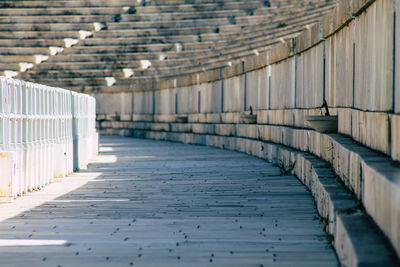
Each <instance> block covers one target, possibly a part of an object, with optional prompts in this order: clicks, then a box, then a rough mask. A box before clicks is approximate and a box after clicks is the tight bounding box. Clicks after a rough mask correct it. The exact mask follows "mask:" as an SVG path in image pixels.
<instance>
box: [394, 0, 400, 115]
mask: <svg viewBox="0 0 400 267" xmlns="http://www.w3.org/2000/svg"><path fill="white" fill-rule="evenodd" d="M394 4H395V7H394V8H395V12H396V21H395V23H396V24H395V29H396V32H395V35H396V40H395V49H396V50H395V53H396V58H395V62H396V63H395V68H396V73H395V93H394V100H395V104H394V111H395V112H396V113H400V63H398V62H400V2H399V1H394Z"/></svg>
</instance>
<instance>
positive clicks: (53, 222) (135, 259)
mask: <svg viewBox="0 0 400 267" xmlns="http://www.w3.org/2000/svg"><path fill="white" fill-rule="evenodd" d="M101 151H102V152H101V155H100V156H99V157H98V158H97V159H96V160H95V161H94V162H93V163H92V164H90V166H89V169H88V170H87V171H84V172H81V173H78V174H75V175H73V176H71V177H68V178H64V181H63V182H62V183H58V184H57V183H55V184H52V185H50V186H48V187H49V189H44V190H47V191H45V192H50V193H46V194H44V193H43V192H42V193H41V192H36V193H32V196H35V194H38V196H41V195H43V197H42V198H46V197H47V198H49V196H51V195H52V194H51V192H52V191H51V190H55V189H52V188H55V187H57V186H58V188H59V190H62V189H60V188H62V187H60V185H64V187H65V190H67V191H69V190H68V186H69V184H71V183H75V184H78V185H79V186H80V187H79V188H76V189H75V190H72V191H70V192H69V193H66V194H64V195H61V196H58V197H57V195H54V194H53V195H54V196H55V197H53V198H49V199H44V200H42V202H43V203H42V204H40V205H38V206H36V207H32V208H27V209H28V210H26V211H24V212H21V213H19V214H18V215H17V216H15V217H13V218H8V219H3V221H2V222H1V223H0V234H1V239H0V246H1V248H0V255H1V257H0V266H74V267H77V266H103V265H107V266H132V265H133V266H294V265H296V266H337V259H336V256H335V253H334V251H333V249H332V247H331V245H330V244H329V242H328V238H327V235H326V234H325V233H324V232H323V231H322V225H321V223H320V221H319V217H318V215H317V212H316V208H315V206H314V203H313V200H312V197H311V196H310V193H309V192H308V191H307V189H306V187H304V186H303V185H302V184H301V183H300V182H299V181H298V180H297V179H296V178H295V177H294V176H292V175H286V174H283V173H281V171H280V169H279V168H277V167H275V166H273V165H271V164H269V163H267V162H265V161H263V160H261V159H257V158H254V157H250V156H247V155H245V154H241V153H237V152H231V151H225V150H219V149H214V148H209V147H202V146H192V145H184V144H177V143H170V142H160V141H151V140H141V139H133V138H120V137H102V138H101ZM79 181H80V182H81V184H79ZM82 181H83V182H82ZM70 190H71V189H70ZM36 198H38V197H36ZM20 199H22V200H18V201H19V202H18V203H20V204H13V205H18V206H19V207H21V205H23V203H24V201H25V202H27V201H28V202H29V203H27V204H26V205H28V206H29V204H32V203H33V202H34V201H32V200H30V199H32V197H31V196H30V195H28V196H25V197H23V198H20ZM38 203H40V202H38ZM32 205H33V204H32ZM6 206H7V205H5V206H4V204H3V206H1V205H0V213H4V212H6V211H5V207H6ZM7 208H8V209H9V210H11V208H10V206H8V207H7Z"/></svg>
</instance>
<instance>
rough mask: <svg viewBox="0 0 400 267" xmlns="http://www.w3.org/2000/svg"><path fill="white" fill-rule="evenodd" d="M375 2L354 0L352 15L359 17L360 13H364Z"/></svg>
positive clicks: (371, 0)
mask: <svg viewBox="0 0 400 267" xmlns="http://www.w3.org/2000/svg"><path fill="white" fill-rule="evenodd" d="M374 1H376V0H352V1H351V3H352V5H351V13H352V14H353V15H358V13H360V12H362V11H364V9H365V8H366V7H368V5H370V4H371V3H373V2H374Z"/></svg>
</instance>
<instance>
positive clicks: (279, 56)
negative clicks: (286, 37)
mask: <svg viewBox="0 0 400 267" xmlns="http://www.w3.org/2000/svg"><path fill="white" fill-rule="evenodd" d="M290 54H291V48H290V42H288V41H285V42H284V43H280V44H278V45H276V46H274V47H273V48H272V49H271V51H270V53H269V64H274V63H276V62H278V61H281V60H284V59H287V58H288V57H289V56H290Z"/></svg>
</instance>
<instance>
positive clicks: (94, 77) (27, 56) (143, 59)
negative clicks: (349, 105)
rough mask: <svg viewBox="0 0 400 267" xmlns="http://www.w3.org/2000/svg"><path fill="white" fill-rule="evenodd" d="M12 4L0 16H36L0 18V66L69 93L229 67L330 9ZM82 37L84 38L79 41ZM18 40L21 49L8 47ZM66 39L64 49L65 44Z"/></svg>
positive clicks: (202, 0)
mask: <svg viewBox="0 0 400 267" xmlns="http://www.w3.org/2000/svg"><path fill="white" fill-rule="evenodd" d="M16 2H17V3H14V5H13V8H5V9H1V8H0V10H3V11H0V14H2V13H1V12H3V13H5V12H6V11H5V10H7V9H11V10H13V11H14V14H18V13H17V11H16V10H18V9H20V8H21V9H22V10H24V9H26V8H25V6H24V5H27V4H30V5H33V6H36V7H38V8H37V13H34V12H33V11H32V12H30V13H29V16H27V17H26V19H27V20H26V22H24V19H23V18H22V17H23V16H18V15H17V16H15V17H14V18H10V17H9V16H2V15H0V47H2V48H4V49H2V50H1V52H0V67H1V68H2V69H3V70H7V69H8V70H10V69H11V70H14V71H22V72H20V73H19V77H21V78H24V79H28V80H32V81H38V80H40V81H41V82H45V83H47V84H52V85H58V86H64V87H68V88H71V89H74V90H81V89H82V87H85V88H91V87H92V88H93V89H96V88H97V90H98V89H101V88H106V87H110V86H112V85H115V84H119V85H125V86H129V85H130V84H131V83H132V82H135V81H136V80H137V79H139V78H140V77H143V78H144V79H147V78H149V77H152V76H160V77H163V76H166V77H168V76H171V75H177V74H179V73H188V70H190V72H198V71H205V70H208V69H215V68H219V67H223V66H226V65H227V64H228V65H229V64H232V62H233V61H235V62H236V61H238V60H240V59H241V58H243V57H245V56H249V55H253V54H258V53H262V52H263V51H265V50H267V49H268V48H269V47H270V46H271V45H273V44H276V43H277V42H278V41H279V38H281V37H288V36H291V35H293V34H295V33H297V32H299V31H301V30H302V29H303V27H304V26H305V25H307V24H309V23H313V22H316V21H317V20H318V18H319V17H320V16H321V13H322V12H325V11H326V10H328V9H331V7H332V4H333V3H334V2H333V1H327V2H326V1H322V0H309V1H307V2H302V3H301V4H299V3H298V2H296V1H291V0H281V1H271V2H272V3H270V2H269V1H255V0H249V1H240V2H237V1H232V0H224V1H218V2H214V1H208V0H197V1H183V2H179V1H177V2H175V1H172V2H171V1H151V2H150V1H144V2H143V1H136V3H132V2H130V3H128V2H126V1H124V0H121V1H112V2H110V4H108V3H104V5H103V6H101V8H98V7H96V6H97V5H99V6H100V5H101V4H100V3H98V2H93V1H92V2H91V1H89V2H85V3H81V4H80V5H79V4H78V5H77V6H71V3H70V2H68V3H67V4H66V3H64V4H65V6H63V4H62V3H63V1H56V5H55V6H56V7H55V8H54V7H53V5H52V7H49V8H47V9H48V10H51V11H50V12H49V13H50V14H58V15H50V16H41V14H43V12H44V8H40V3H41V1H35V2H36V3H35V4H33V3H31V2H32V1H16ZM73 2H74V1H73ZM117 2H119V4H117ZM37 4H38V5H37ZM278 6H280V8H278ZM18 7H19V8H18ZM79 7H81V8H79ZM93 7H96V8H93ZM69 8H71V10H72V11H70V13H68V9H69ZM89 9H91V10H92V11H91V12H90V11H88V10H89ZM32 10H35V8H33V9H32ZM55 10H56V11H55ZM57 10H58V11H57ZM62 10H63V11H62ZM79 10H84V11H79ZM97 10H99V11H98V12H97ZM56 12H59V13H56ZM62 12H65V13H62ZM79 12H81V13H79ZM107 12H110V13H111V14H110V13H107ZM114 12H117V13H114ZM205 13H207V14H208V15H207V16H205V17H204V14H205ZM157 14H160V16H158V15H157ZM255 14H256V15H255ZM34 18H37V20H35V21H34ZM100 20H102V21H103V22H102V24H101V26H100V29H97V31H96V29H94V27H95V25H94V23H95V21H100ZM16 21H22V23H14V22H16ZM44 22H48V23H44ZM72 22H76V23H72ZM9 24H13V26H12V27H10V28H8V30H10V29H13V32H12V33H11V34H10V32H9V31H3V32H1V29H2V26H3V29H6V26H7V25H9ZM25 27H26V28H25ZM52 29H55V30H52ZM25 33H28V34H27V35H26V34H25ZM82 34H83V35H85V34H87V36H84V38H82V36H81V35H82ZM77 35H79V36H77ZM27 36H29V37H27ZM10 37H11V38H10ZM12 37H14V38H12ZM26 37H27V38H28V39H27V40H25V39H24V42H18V44H17V45H14V46H13V45H10V44H12V43H15V40H16V39H22V38H26ZM89 37H90V38H89ZM7 38H9V39H7ZM10 40H11V41H10ZM66 40H67V41H70V42H72V43H70V44H68V45H67V44H66ZM25 41H27V42H25ZM63 42H64V43H63ZM2 43H3V44H4V45H2ZM19 43H21V44H19ZM50 47H51V48H50ZM50 49H52V50H50ZM39 63H40V64H39ZM7 66H8V68H7ZM31 68H33V69H32V70H29V69H31ZM60 70H62V71H61V72H60ZM132 76H134V77H132ZM116 79H118V81H117V80H116ZM110 81H111V82H110Z"/></svg>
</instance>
